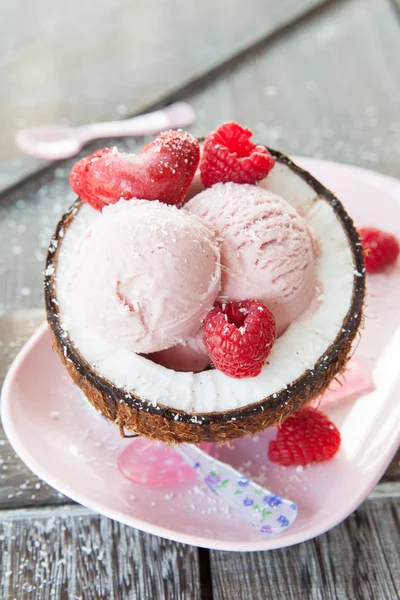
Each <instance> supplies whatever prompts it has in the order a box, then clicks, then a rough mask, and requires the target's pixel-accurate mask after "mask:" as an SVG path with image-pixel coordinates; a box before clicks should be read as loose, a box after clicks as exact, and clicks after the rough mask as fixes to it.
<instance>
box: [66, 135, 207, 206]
mask: <svg viewBox="0 0 400 600" xmlns="http://www.w3.org/2000/svg"><path fill="white" fill-rule="evenodd" d="M199 159H200V147H199V143H198V141H197V140H196V138H194V137H193V136H192V135H190V133H186V132H183V131H172V130H171V131H166V132H164V133H160V134H159V135H158V136H157V137H156V138H155V139H154V140H153V141H152V142H150V143H149V144H147V145H146V146H145V147H144V148H143V150H142V151H141V152H140V153H139V154H123V153H122V152H118V150H117V149H116V148H104V149H103V150H98V151H97V152H95V153H94V154H92V155H91V156H89V157H87V158H83V159H82V160H80V161H79V162H77V163H76V164H75V165H74V167H73V168H72V171H71V174H70V178H69V182H70V185H71V187H72V189H73V190H74V192H75V193H76V194H78V196H79V197H80V198H81V200H83V201H84V202H88V203H89V204H90V205H91V206H93V208H96V209H97V210H101V209H102V208H104V206H107V204H114V203H115V202H118V200H120V199H121V198H122V199H124V200H130V199H131V198H139V199H142V200H159V201H160V202H164V203H165V204H175V205H176V206H178V207H179V206H181V205H182V203H183V200H184V198H185V196H186V193H187V191H188V189H189V186H190V184H191V182H192V180H193V177H194V174H195V172H196V169H197V165H198V163H199Z"/></svg>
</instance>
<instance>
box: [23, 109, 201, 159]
mask: <svg viewBox="0 0 400 600" xmlns="http://www.w3.org/2000/svg"><path fill="white" fill-rule="evenodd" d="M195 119H196V115H195V112H194V109H193V108H192V107H191V106H190V105H189V104H187V103H186V102H175V103H174V104H170V105H169V106H166V107H165V108H162V109H161V110H156V111H154V112H150V113H147V114H144V115H139V116H137V117H133V118H132V119H124V120H122V121H110V122H106V123H90V124H89V125H81V126H80V127H68V126H66V125H44V126H42V127H33V128H32V129H23V130H22V131H19V132H18V133H17V135H16V136H15V142H16V144H17V146H18V148H19V149H20V150H21V151H22V152H24V153H25V154H29V155H30V156H35V157H36V158H45V159H48V160H58V159H61V158H68V157H70V156H74V155H75V154H77V153H78V152H79V151H80V150H81V148H82V146H83V145H84V144H85V143H86V142H88V141H90V140H95V139H97V138H106V137H124V136H141V135H148V134H151V133H157V132H159V131H163V130H164V129H177V128H178V127H187V126H188V125H191V124H192V123H194V121H195Z"/></svg>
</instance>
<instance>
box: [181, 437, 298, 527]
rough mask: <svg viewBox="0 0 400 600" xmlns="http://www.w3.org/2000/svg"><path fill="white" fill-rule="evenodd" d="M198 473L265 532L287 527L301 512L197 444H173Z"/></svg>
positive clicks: (237, 510)
mask: <svg viewBox="0 0 400 600" xmlns="http://www.w3.org/2000/svg"><path fill="white" fill-rule="evenodd" d="M173 448H174V450H175V451H176V452H178V453H179V454H180V455H181V456H182V458H183V459H184V460H185V461H186V462H187V463H188V464H189V465H190V466H191V467H192V468H193V469H195V471H196V473H197V475H198V477H200V479H202V480H203V481H204V483H205V484H206V485H207V486H208V487H209V488H210V490H212V491H213V492H214V493H215V494H217V496H219V497H220V498H221V499H222V500H224V501H225V502H226V503H227V504H229V506H231V507H232V508H233V509H234V510H235V511H236V512H237V513H239V514H240V515H241V516H242V517H243V518H244V519H246V520H247V521H249V522H250V523H251V524H252V525H254V527H256V528H257V529H258V531H260V533H262V534H267V535H268V534H277V533H280V532H282V531H285V530H286V529H287V528H288V527H289V526H290V525H291V524H292V523H293V521H294V520H295V518H296V516H297V505H296V504H295V503H294V502H292V501H291V500H288V499H286V498H281V497H280V496H277V495H276V494H273V493H272V492H271V491H270V490H268V489H266V488H262V487H261V486H260V485H258V484H257V483H255V482H254V481H251V479H248V478H247V477H244V476H243V475H242V474H241V473H239V471H237V470H236V469H234V468H233V467H231V466H230V465H227V464H225V463H223V462H220V461H219V460H216V459H215V458H213V457H212V456H209V455H208V454H206V453H205V452H203V450H200V448H198V447H197V446H192V445H189V444H179V445H176V446H173Z"/></svg>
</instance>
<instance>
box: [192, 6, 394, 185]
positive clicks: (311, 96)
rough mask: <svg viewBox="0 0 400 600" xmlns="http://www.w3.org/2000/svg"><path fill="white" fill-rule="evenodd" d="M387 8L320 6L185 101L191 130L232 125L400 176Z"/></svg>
mask: <svg viewBox="0 0 400 600" xmlns="http://www.w3.org/2000/svg"><path fill="white" fill-rule="evenodd" d="M394 17H395V11H394V8H393V5H392V2H391V0H347V1H346V2H336V3H334V4H333V5H328V6H327V7H325V9H324V10H320V11H318V13H317V14H315V15H314V16H313V18H312V19H307V20H306V21H303V22H301V23H299V24H298V25H297V26H296V27H294V28H291V29H290V31H287V32H286V33H284V34H283V35H280V36H278V37H277V38H275V39H274V40H273V41H271V42H270V43H266V44H265V45H264V46H263V47H261V48H260V47H259V48H257V49H256V50H254V51H251V52H249V53H247V54H246V55H245V56H243V57H242V58H241V59H240V60H238V61H235V62H234V63H231V64H229V65H227V67H226V68H225V69H224V71H223V72H221V73H218V76H216V77H215V78H212V79H210V80H209V82H208V85H204V82H202V85H201V88H199V89H195V90H194V91H193V92H192V93H190V94H188V95H187V96H186V98H185V99H187V100H188V101H189V102H191V103H192V104H193V105H194V107H195V108H196V109H197V111H198V115H199V119H198V122H197V124H196V128H195V131H196V132H199V133H201V134H204V132H206V131H207V130H208V129H209V128H210V125H211V126H216V125H218V124H219V123H221V122H223V121H225V120H229V119H236V120H238V121H240V122H244V123H246V124H247V125H248V126H249V127H250V128H252V129H253V130H254V131H255V134H256V137H257V140H259V141H260V142H263V143H267V144H269V145H271V146H272V147H275V148H279V149H280V150H283V151H286V152H288V153H289V154H297V155H304V156H314V157H316V158H325V159H329V160H335V161H338V162H344V163H349V164H355V165H359V166H362V167H365V168H369V169H375V170H378V171H381V172H383V173H387V174H389V175H394V176H398V177H400V111H399V106H398V103H397V102H395V101H394V98H396V95H397V93H398V90H399V88H400V69H399V68H398V56H399V55H400V26H399V20H398V19H397V18H394Z"/></svg>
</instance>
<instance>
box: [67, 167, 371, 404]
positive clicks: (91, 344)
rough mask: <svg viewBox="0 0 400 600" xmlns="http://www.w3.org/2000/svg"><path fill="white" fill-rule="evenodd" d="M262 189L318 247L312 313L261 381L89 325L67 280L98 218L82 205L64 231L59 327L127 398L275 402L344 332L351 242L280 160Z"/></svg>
mask: <svg viewBox="0 0 400 600" xmlns="http://www.w3.org/2000/svg"><path fill="white" fill-rule="evenodd" d="M261 185H262V186H263V187H264V188H266V189H268V190H270V191H272V192H274V193H275V194H277V195H279V196H281V197H282V198H284V199H285V200H286V201H287V202H289V203H290V204H292V205H293V206H294V207H295V208H296V209H297V210H298V212H299V213H300V215H301V216H302V217H303V218H304V219H305V220H306V222H307V224H308V226H309V227H310V229H311V230H312V232H313V234H314V236H315V238H316V241H317V245H318V253H317V256H316V274H317V281H318V284H317V285H318V290H319V291H318V290H317V292H316V293H317V294H318V298H317V301H316V302H315V303H314V304H315V306H314V307H313V309H312V310H310V311H306V313H305V314H304V315H303V316H302V317H301V318H300V319H299V320H298V321H297V322H293V323H292V324H291V325H290V327H289V328H288V329H287V330H286V332H285V333H284V334H283V335H282V336H281V337H279V338H278V339H277V340H276V343H275V345H274V347H273V350H272V353H271V354H270V356H269V358H268V364H265V366H264V367H263V370H262V372H261V373H260V375H258V376H257V377H251V378H244V379H233V378H231V377H228V376H226V375H224V374H223V373H221V372H220V371H217V370H215V369H211V370H206V371H203V372H201V373H184V372H177V371H173V370H171V369H167V368H165V367H163V366H160V365H157V364H155V363H153V362H152V361H151V360H149V359H147V358H145V357H143V356H139V355H137V354H134V353H133V352H131V351H129V350H125V349H121V348H118V346H117V345H111V344H110V343H108V342H107V341H106V340H105V339H103V338H102V337H101V336H99V335H98V334H96V333H95V332H94V331H93V330H89V329H88V327H87V326H86V324H85V322H84V320H83V316H82V314H80V312H79V311H78V310H77V309H76V308H75V309H73V308H71V306H70V305H69V303H68V300H67V298H68V295H67V294H66V293H65V289H66V286H65V285H64V284H65V282H67V281H68V272H69V269H70V267H71V265H72V262H73V260H74V257H75V254H76V251H77V248H78V244H79V241H80V240H81V238H82V235H83V233H84V231H85V229H86V227H87V226H88V225H89V224H91V223H93V221H94V220H95V219H97V218H99V216H100V213H99V212H97V211H96V210H94V209H93V208H91V207H90V206H89V205H87V204H84V205H83V206H82V207H81V208H80V209H79V211H78V212H77V213H76V215H75V216H74V218H73V219H72V221H71V222H70V224H69V226H68V228H67V229H66V230H65V232H64V236H63V238H62V242H61V247H60V248H59V253H58V262H57V271H56V296H57V301H58V308H59V313H60V322H61V326H62V327H63V328H64V329H65V330H66V331H67V333H68V335H69V338H70V340H71V342H72V343H73V345H74V346H75V348H76V349H77V350H78V351H79V353H80V355H81V356H82V357H83V358H84V360H85V361H86V362H87V363H89V365H90V366H91V367H92V368H93V369H94V370H95V371H96V373H97V374H98V375H100V376H101V377H103V378H105V379H107V380H108V381H109V382H111V383H112V384H113V385H115V386H117V387H119V388H121V389H122V390H123V391H124V393H127V394H132V395H133V396H136V397H138V398H140V399H141V400H142V401H147V402H149V403H151V404H153V405H163V406H167V407H170V408H172V409H176V410H177V411H185V412H188V413H210V412H225V411H228V410H235V409H240V408H241V407H244V406H248V405H250V404H253V403H257V402H260V401H261V400H264V399H266V398H267V397H268V396H275V395H276V394H278V393H279V392H280V391H281V390H282V389H283V388H286V387H287V386H288V385H289V384H290V383H291V382H293V381H295V380H296V379H298V378H299V377H301V375H302V374H303V373H304V372H305V371H307V370H309V369H311V370H312V369H313V367H314V365H315V364H316V363H317V362H318V360H319V359H320V358H321V357H322V356H323V355H324V353H325V352H326V350H327V349H328V348H329V346H330V345H331V344H332V343H333V342H334V340H335V338H336V337H337V335H338V334H339V333H340V332H341V330H342V328H343V326H344V320H345V318H346V315H347V313H348V311H349V308H350V306H351V302H352V297H353V288H354V283H355V278H356V277H359V276H360V275H361V274H359V273H358V272H357V271H356V269H355V266H354V259H353V254H352V250H351V247H350V242H349V239H348V236H347V234H346V231H345V230H344V228H343V225H342V223H341V222H340V220H339V219H338V217H337V216H336V214H335V211H334V210H333V208H332V206H331V205H330V204H329V202H327V201H326V200H325V199H324V198H322V197H320V196H318V195H317V193H316V191H315V190H314V189H313V188H312V187H311V186H310V185H308V183H306V181H305V180H304V179H302V178H301V177H300V176H299V175H297V174H296V173H295V172H294V171H293V170H292V169H291V168H290V167H288V166H287V165H286V164H283V163H279V162H277V163H276V165H275V167H274V168H273V170H272V171H271V172H270V174H269V175H268V177H267V178H266V179H265V180H264V181H262V182H261Z"/></svg>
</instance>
